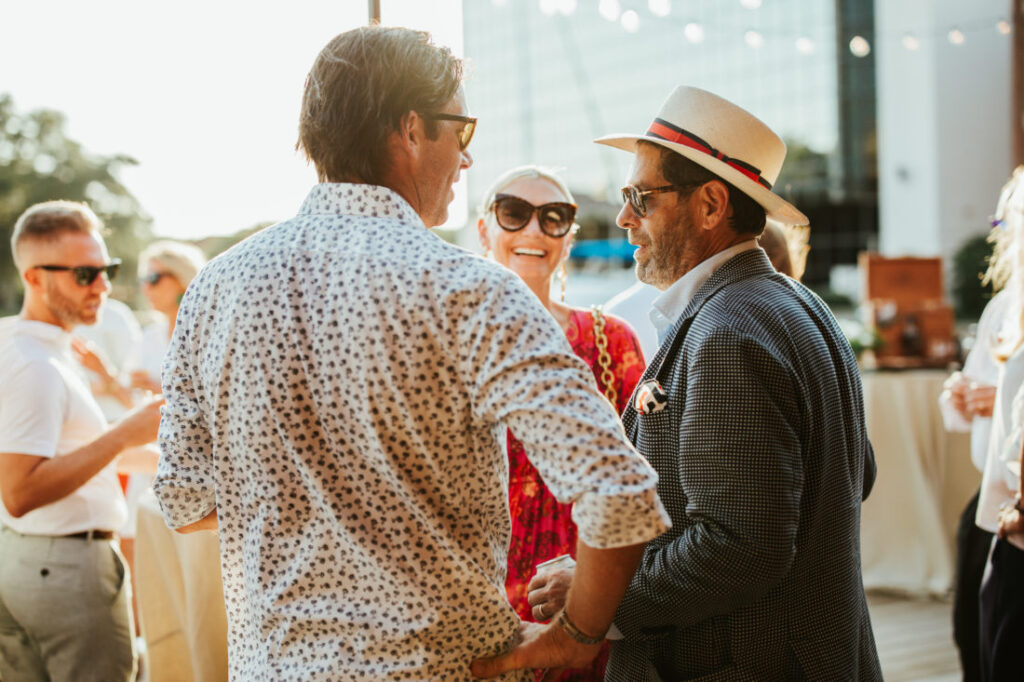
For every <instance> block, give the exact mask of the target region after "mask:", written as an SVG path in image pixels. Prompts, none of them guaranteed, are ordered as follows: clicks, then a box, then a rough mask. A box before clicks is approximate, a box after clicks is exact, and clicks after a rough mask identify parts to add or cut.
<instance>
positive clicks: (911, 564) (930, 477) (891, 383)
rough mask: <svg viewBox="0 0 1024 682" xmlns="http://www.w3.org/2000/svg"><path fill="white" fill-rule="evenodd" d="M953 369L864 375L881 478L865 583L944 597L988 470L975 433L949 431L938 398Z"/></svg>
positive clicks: (866, 518)
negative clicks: (963, 517) (974, 443)
mask: <svg viewBox="0 0 1024 682" xmlns="http://www.w3.org/2000/svg"><path fill="white" fill-rule="evenodd" d="M947 375H948V373H947V372H945V371H944V370H905V371H899V372H884V371H866V372H864V374H863V376H862V378H863V385H864V412H865V417H866V421H867V429H868V437H869V438H870V439H871V444H872V445H873V446H874V449H875V459H876V460H877V462H878V478H877V480H876V481H875V487H874V490H873V491H872V493H871V496H870V497H869V498H868V500H867V501H866V502H865V503H864V506H863V510H862V515H861V561H862V566H863V571H864V587H865V588H867V589H889V590H898V591H902V592H907V593H911V594H922V595H924V594H933V595H944V594H946V593H948V591H949V590H950V588H951V587H952V585H953V578H954V561H955V557H956V545H955V539H956V528H957V523H958V521H959V517H960V513H961V512H962V511H963V508H964V507H965V506H966V505H967V502H968V500H970V498H971V496H972V495H973V494H974V493H975V491H976V490H977V489H978V484H979V483H980V481H981V474H980V473H979V472H978V471H977V470H976V469H975V468H974V467H973V465H972V464H971V458H970V438H969V436H968V434H962V433H948V432H947V431H946V430H945V429H944V428H943V424H942V416H941V414H940V413H939V408H938V397H939V394H940V393H941V392H942V383H943V381H945V379H946V376H947Z"/></svg>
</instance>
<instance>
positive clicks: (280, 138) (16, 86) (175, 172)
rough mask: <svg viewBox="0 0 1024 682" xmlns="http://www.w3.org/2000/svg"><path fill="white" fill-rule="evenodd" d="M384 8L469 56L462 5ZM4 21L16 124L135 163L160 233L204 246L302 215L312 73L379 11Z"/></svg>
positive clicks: (48, 0) (91, 9)
mask: <svg viewBox="0 0 1024 682" xmlns="http://www.w3.org/2000/svg"><path fill="white" fill-rule="evenodd" d="M381 6H382V9H381V12H382V23H384V24H387V25H405V26H411V27H414V28H421V29H425V30H428V31H430V32H431V33H432V34H433V36H434V40H435V41H436V42H438V43H440V44H443V45H448V46H450V47H451V48H452V49H453V51H454V52H455V53H456V54H458V55H461V54H462V10H461V2H460V0H381ZM0 16H2V17H3V24H4V29H5V30H4V31H3V33H4V36H3V39H2V40H0V92H9V93H10V94H11V95H13V97H14V104H15V107H16V108H17V110H18V111H22V112H24V111H28V110H31V109H36V108H49V109H57V110H59V111H63V112H64V113H65V114H66V115H67V118H68V132H69V134H70V135H71V137H72V138H74V139H76V140H77V141H79V142H80V143H82V144H83V145H84V146H85V148H86V149H87V150H89V151H91V152H95V153H102V154H114V153H123V154H127V155H129V156H132V157H134V158H136V159H137V160H138V161H139V166H137V167H135V168H131V169H127V170H125V171H124V172H123V174H122V177H121V179H122V181H123V182H124V183H125V184H126V185H127V187H128V188H129V189H130V190H131V191H132V192H133V193H134V194H135V196H136V197H138V199H139V201H141V202H142V205H143V207H144V208H145V209H146V210H147V211H148V212H149V213H150V214H151V215H152V216H153V219H154V224H153V228H154V231H155V232H156V234H157V235H160V236H168V237H174V238H196V237H204V236H208V235H213V234H227V233H231V232H235V231H237V230H240V229H244V228H248V227H251V226H253V225H254V224H256V223H258V222H261V221H277V220H283V219H285V218H288V217H290V216H292V215H294V214H295V212H296V210H297V209H298V207H299V205H300V204H301V202H302V200H303V198H304V197H305V196H306V193H307V191H308V190H309V188H310V186H312V184H313V183H315V182H316V174H315V173H314V171H313V170H312V168H311V167H307V166H306V164H305V161H304V159H303V158H302V156H301V155H300V154H299V153H298V152H296V151H294V147H295V139H296V131H297V126H298V112H299V104H300V101H301V97H302V86H303V82H304V80H305V76H306V73H307V72H308V71H309V67H310V66H311V65H312V64H313V59H314V58H315V57H316V55H317V53H318V52H319V51H320V49H321V48H322V47H323V46H324V45H325V44H326V43H327V41H328V40H330V39H331V38H332V37H333V36H335V35H336V34H338V33H341V32H342V31H346V30H348V29H350V28H354V27H356V26H359V25H361V24H365V23H366V21H367V18H368V2H367V0H333V1H332V2H328V1H327V0H292V1H291V2H287V3H285V2H270V1H269V0H250V1H249V2H240V1H237V0H215V1H211V0H206V1H205V2H199V1H197V0H178V1H177V2H174V3H156V2H151V1H142V0H92V1H89V2H82V0H29V1H26V0H0ZM459 184H460V185H462V187H457V188H456V200H455V203H454V204H453V205H452V207H451V220H450V223H451V224H455V225H461V224H462V223H463V222H464V221H465V216H466V199H465V182H464V181H463V182H460V183H459Z"/></svg>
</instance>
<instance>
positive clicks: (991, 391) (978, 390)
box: [964, 381, 996, 418]
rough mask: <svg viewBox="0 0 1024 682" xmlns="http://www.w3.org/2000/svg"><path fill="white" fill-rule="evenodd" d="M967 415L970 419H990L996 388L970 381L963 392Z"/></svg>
mask: <svg viewBox="0 0 1024 682" xmlns="http://www.w3.org/2000/svg"><path fill="white" fill-rule="evenodd" d="M964 402H965V403H966V409H967V413H968V414H969V415H970V417H968V418H972V417H991V416H992V408H993V406H994V405H995V403H996V387H995V386H990V385H988V384H980V383H978V382H976V381H971V382H969V383H968V385H967V389H966V390H965V391H964Z"/></svg>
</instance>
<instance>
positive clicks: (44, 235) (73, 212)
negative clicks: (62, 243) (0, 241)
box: [11, 200, 103, 270]
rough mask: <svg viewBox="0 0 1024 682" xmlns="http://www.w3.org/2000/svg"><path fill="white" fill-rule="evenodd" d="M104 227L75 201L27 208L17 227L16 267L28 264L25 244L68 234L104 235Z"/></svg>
mask: <svg viewBox="0 0 1024 682" xmlns="http://www.w3.org/2000/svg"><path fill="white" fill-rule="evenodd" d="M102 229H103V223H102V222H101V221H100V219H99V218H97V217H96V214H95V213H93V211H92V209H91V208H89V207H88V206H87V205H86V204H82V203H78V202H74V201H63V200H61V201H44V202H43V203H41V204H36V205H34V206H30V207H28V208H27V209H26V210H25V212H24V213H22V214H21V216H19V217H18V220H17V222H16V223H14V232H13V233H12V234H11V254H12V255H13V256H14V265H15V267H17V268H18V269H19V270H21V269H22V268H23V267H24V266H25V265H26V264H25V263H22V262H21V260H20V257H19V250H20V247H21V245H22V244H24V243H25V242H26V241H54V240H56V239H57V238H58V237H60V236H61V235H62V234H65V233H67V232H83V233H86V234H88V233H90V232H94V231H101V230H102Z"/></svg>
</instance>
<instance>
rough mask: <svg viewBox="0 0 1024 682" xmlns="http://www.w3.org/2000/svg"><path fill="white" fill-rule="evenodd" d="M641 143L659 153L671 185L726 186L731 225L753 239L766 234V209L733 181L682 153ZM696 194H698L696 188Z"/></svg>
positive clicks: (644, 142)
mask: <svg viewBox="0 0 1024 682" xmlns="http://www.w3.org/2000/svg"><path fill="white" fill-rule="evenodd" d="M639 144H647V145H651V146H652V147H655V148H657V149H658V150H659V153H660V154H661V174H662V175H663V176H665V180H666V181H667V182H668V183H669V184H671V185H703V184H704V183H707V182H711V181H712V180H717V181H719V182H721V183H722V184H724V185H725V187H726V189H728V190H729V204H730V205H731V206H732V218H731V219H730V221H729V226H730V227H731V228H732V229H733V230H734V231H736V232H738V233H740V234H749V235H750V236H751V237H756V236H758V235H759V234H761V232H763V231H764V224H765V212H764V208H763V207H762V206H761V204H759V203H757V202H756V201H754V200H753V199H751V198H750V197H748V196H747V195H746V194H744V193H743V192H741V191H740V190H738V189H737V188H736V186H735V185H733V184H732V183H731V182H728V181H726V180H723V179H722V178H720V177H718V176H717V175H715V174H714V173H712V172H711V171H709V170H708V169H707V168H704V166H701V165H700V164H698V163H695V162H693V161H691V160H690V159H688V158H686V157H685V156H683V155H682V154H676V153H675V152H674V151H672V150H671V149H666V148H665V147H662V146H661V145H660V144H654V143H653V142H648V141H646V140H639ZM694 191H696V187H695V188H694Z"/></svg>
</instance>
